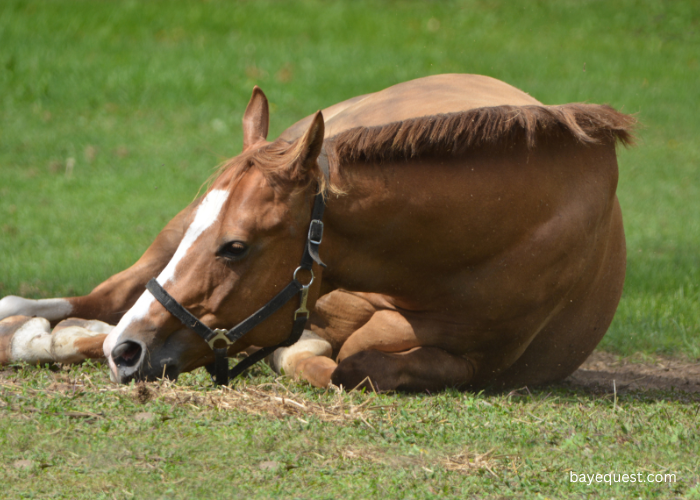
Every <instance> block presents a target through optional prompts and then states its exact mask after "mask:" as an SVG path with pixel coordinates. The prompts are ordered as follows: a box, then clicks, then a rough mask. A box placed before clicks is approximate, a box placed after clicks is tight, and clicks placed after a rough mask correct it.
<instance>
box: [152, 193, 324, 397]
mask: <svg viewBox="0 0 700 500" xmlns="http://www.w3.org/2000/svg"><path fill="white" fill-rule="evenodd" d="M325 207H326V204H325V201H324V199H323V193H318V194H317V195H316V196H315V197H314V207H313V210H312V212H311V222H310V223H309V232H308V233H307V236H306V246H305V247H304V255H303V256H302V257H301V263H300V264H299V267H297V268H296V270H295V271H294V274H293V275H292V281H290V282H289V284H288V285H287V286H286V287H284V288H283V289H282V291H281V292H279V293H278V294H277V295H275V296H274V297H273V298H272V299H271V300H270V301H269V302H268V303H267V304H265V305H264V306H263V307H261V308H260V309H258V310H257V311H256V312H255V313H253V314H252V315H251V316H249V317H248V318H247V319H245V320H243V321H241V322H240V323H238V324H237V325H236V326H234V327H233V328H231V329H230V330H224V329H220V328H217V329H215V330H212V329H211V328H209V327H208V326H207V325H205V324H204V323H202V322H201V321H199V319H197V318H196V317H195V316H194V315H193V314H192V313H190V312H189V311H188V310H187V309H185V308H184V307H183V306H182V304H180V303H179V302H178V301H177V300H175V299H174V298H172V297H171V296H170V294H169V293H168V292H166V291H165V290H164V289H163V287H162V286H161V285H160V283H158V281H156V279H155V278H153V279H151V281H149V282H148V284H146V289H147V290H148V291H149V292H151V293H152V294H153V296H154V297H155V298H156V299H157V300H158V302H160V303H161V304H162V305H163V307H165V308H166V309H167V310H168V312H169V313H170V314H172V315H173V316H175V317H176V318H177V319H179V320H180V321H181V322H182V324H183V325H185V326H186V327H187V328H189V329H190V330H193V331H194V332H195V333H196V334H197V335H199V336H200V337H201V338H202V339H204V341H205V342H206V343H207V344H209V347H211V349H212V350H213V351H214V356H215V360H214V364H213V366H212V365H208V366H207V367H206V368H207V370H208V371H209V373H210V374H212V376H213V378H214V383H215V384H216V385H228V383H229V379H233V378H235V377H237V376H238V375H240V374H241V373H242V372H243V371H244V370H245V369H246V368H248V367H250V366H252V365H254V364H255V363H257V362H258V361H260V360H261V359H263V358H264V357H266V356H267V355H269V354H272V353H273V352H274V351H275V350H276V349H278V348H280V347H288V346H290V345H292V344H294V343H295V342H296V341H297V340H299V337H301V334H302V333H303V332H304V327H305V326H306V322H307V320H308V319H309V310H308V309H307V308H306V301H307V299H308V297H309V287H310V286H311V284H312V283H313V282H314V273H313V271H312V269H311V267H312V266H313V263H314V262H316V263H318V264H319V265H320V266H323V267H326V265H325V264H324V263H323V262H322V261H321V258H320V257H319V255H318V248H319V246H320V245H321V240H322V239H323V222H322V220H323V211H324V209H325ZM302 269H303V270H306V271H309V272H310V273H311V281H309V282H308V283H307V284H306V285H303V284H302V283H301V282H300V281H299V280H297V273H298V272H299V271H300V270H302ZM298 294H301V295H300V298H299V308H298V309H297V310H296V311H295V312H294V321H293V323H292V331H291V333H290V334H289V336H288V337H287V339H286V340H284V341H282V342H280V343H279V344H277V345H275V346H270V347H264V348H262V349H260V350H259V351H256V352H255V353H253V354H251V355H250V356H248V357H247V358H245V359H243V360H242V361H240V362H239V363H238V364H237V365H236V366H234V367H233V368H231V370H229V368H228V359H227V351H228V347H229V346H230V345H231V344H233V343H234V342H236V341H237V340H239V339H240V338H242V337H243V336H244V335H245V334H247V333H248V332H250V331H251V330H252V329H253V328H255V327H256V326H258V325H259V324H260V323H262V322H263V321H265V320H266V319H267V318H269V317H270V316H272V314H273V313H275V311H277V310H278V309H280V308H281V307H282V306H284V305H285V304H286V303H287V302H289V301H290V300H292V299H293V298H294V297H295V296H297V295H298ZM222 344H223V345H222ZM217 345H218V346H219V347H217Z"/></svg>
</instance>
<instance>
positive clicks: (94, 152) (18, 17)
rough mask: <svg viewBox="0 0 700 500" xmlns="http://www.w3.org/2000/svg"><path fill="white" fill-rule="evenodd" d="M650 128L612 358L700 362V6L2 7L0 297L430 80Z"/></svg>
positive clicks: (74, 272)
mask: <svg viewBox="0 0 700 500" xmlns="http://www.w3.org/2000/svg"><path fill="white" fill-rule="evenodd" d="M448 72H462V73H479V74H485V75H489V76H492V77H495V78H498V79H501V80H504V81H506V82H508V83H510V84H512V85H514V86H516V87H519V88H521V89H523V90H525V91H526V92H528V93H530V94H532V95H533V96H534V97H536V98H537V99H539V100H540V101H542V102H544V103H547V104H558V103H565V102H573V101H586V102H592V103H609V104H611V105H612V106H614V107H616V108H618V109H621V110H623V111H625V112H628V113H635V114H636V116H637V118H638V119H639V121H640V124H641V127H640V129H639V133H638V136H639V141H638V145H637V146H636V147H635V148H632V149H629V150H626V149H620V150H619V163H620V172H621V175H620V185H619V196H620V200H621V203H622V208H623V213H624V217H625V227H626V233H627V242H628V257H629V258H628V275H627V281H626V285H625V291H624V296H623V299H622V302H621V304H620V307H619V310H618V313H617V316H616V318H615V320H614V323H613V325H612V327H611V329H610V332H609V333H608V335H607V336H606V338H605V339H604V340H603V342H602V344H601V347H602V348H603V349H606V350H610V351H614V352H617V353H620V354H631V353H634V352H639V351H641V352H646V353H665V354H673V355H684V356H690V357H693V358H698V357H700V340H699V339H698V333H699V331H700V292H699V287H698V286H699V282H700V280H699V278H700V266H699V265H698V264H699V260H700V259H699V258H698V255H699V250H698V248H699V244H700V218H699V214H700V192H699V191H700V167H699V163H700V147H699V146H698V137H700V118H699V113H698V103H699V102H700V85H699V83H700V82H699V81H700V78H699V76H700V3H698V2H695V1H676V2H663V1H652V0H649V1H643V0H635V1H632V0H628V1H618V2H607V1H580V0H576V1H574V0H571V1H532V0H528V1H524V0H522V1H521V0H515V1H489V2H486V1H475V0H468V1H467V0H465V1H442V2H423V1H420V2H418V1H405V2H398V1H396V2H389V1H384V2H363V1H334V2H322V1H303V2H272V1H255V2H222V1H208V2H206V1H202V2H184V1H151V2H143V3H142V2H136V1H120V2H87V1H53V2H20V1H12V0H3V1H2V2H0V296H4V295H8V294H15V295H22V296H27V297H35V298H36V297H49V296H63V295H75V294H83V293H86V292H88V291H89V290H90V289H91V288H92V287H93V286H95V285H96V284H98V283H99V282H101V281H102V280H104V279H106V278H107V277H108V276H110V275H111V274H114V273H115V272H117V271H119V270H121V269H124V268H125V267H127V266H129V265H130V264H131V263H133V262H134V261H135V260H136V259H137V258H138V256H139V255H140V254H141V253H142V252H143V250H145V248H146V247H147V246H148V244H149V243H150V242H151V241H152V240H153V238H154V236H155V235H156V234H157V233H158V231H159V230H160V229H161V228H162V227H163V226H164V225H165V223H166V222H167V221H168V220H169V219H170V218H171V217H172V216H174V215H175V214H176V213H177V212H178V211H179V210H180V209H181V208H183V207H184V206H185V205H186V204H187V203H188V202H189V201H191V200H192V199H193V197H194V196H195V194H196V193H197V191H198V189H199V187H200V185H201V184H202V183H203V182H204V181H205V180H206V179H207V178H208V176H209V175H210V174H211V172H212V168H213V167H215V166H216V165H217V164H219V163H220V162H221V161H222V160H224V159H225V158H227V157H230V156H233V155H235V154H237V153H238V152H239V151H240V148H241V141H242V139H241V130H240V118H241V115H242V113H243V110H244V109H245V105H246V104H247V102H248V99H249V96H250V92H251V90H252V87H253V85H255V84H257V85H259V86H260V87H262V88H263V90H264V91H265V92H266V93H267V96H268V98H269V99H270V101H271V134H270V136H271V137H274V136H276V135H277V134H279V133H280V132H281V131H282V130H284V129H285V128H286V127H287V126H289V125H290V124H292V123H293V122H294V121H296V120H298V119H299V118H302V117H303V116H306V115H308V114H310V113H312V112H313V111H315V110H317V109H319V108H323V107H325V106H328V105H331V104H333V103H336V102H338V101H341V100H344V99H346V98H349V97H352V96H355V95H359V94H363V93H367V92H373V91H377V90H380V89H383V88H385V87H388V86H390V85H392V84H395V83H398V82H401V81H405V80H409V79H412V78H417V77H422V76H426V75H430V74H438V73H448Z"/></svg>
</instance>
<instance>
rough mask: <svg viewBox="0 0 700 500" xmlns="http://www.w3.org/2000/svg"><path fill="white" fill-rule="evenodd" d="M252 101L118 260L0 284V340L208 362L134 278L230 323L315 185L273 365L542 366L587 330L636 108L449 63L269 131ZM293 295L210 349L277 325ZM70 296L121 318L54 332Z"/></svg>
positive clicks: (538, 376)
mask: <svg viewBox="0 0 700 500" xmlns="http://www.w3.org/2000/svg"><path fill="white" fill-rule="evenodd" d="M268 120H269V117H268V103H267V99H266V98H265V96H264V94H263V93H262V91H260V90H259V89H258V88H257V87H256V89H255V90H254V91H253V96H252V98H251V101H250V103H249V104H248V107H247V109H246V112H245V115H244V118H243V130H244V144H243V151H242V153H241V154H239V155H238V156H236V157H235V158H233V159H231V160H229V161H228V162H227V163H226V164H225V165H224V166H223V168H222V169H221V170H220V173H219V175H218V177H217V178H216V179H215V180H214V181H213V183H212V184H211V186H210V187H209V189H208V190H207V192H206V193H205V194H204V195H203V196H202V197H201V198H199V199H197V200H195V201H194V202H193V203H192V204H191V205H190V206H189V207H187V208H186V209H185V210H183V211H182V212H181V213H180V214H178V215H177V216H176V217H175V218H174V219H173V220H172V221H171V222H170V223H169V224H168V225H167V226H166V228H165V229H164V230H163V231H162V232H161V233H160V234H159V235H158V237H157V238H156V240H155V241H154V243H153V244H152V245H151V247H150V248H149V249H148V250H147V251H146V253H145V254H144V255H143V256H142V257H141V259H140V260H139V261H138V262H137V263H136V264H135V265H134V266H132V267H131V268H129V269H127V270H126V271H123V272H122V273H119V274H117V275H115V276H113V277H112V278H110V279H109V280H107V281H106V282H105V283H103V284H101V285H100V286H98V287H97V288H96V289H95V290H93V292H91V293H90V294H89V295H87V296H85V297H74V298H66V299H46V300H44V301H29V300H27V299H21V298H19V297H6V298H5V299H3V300H2V301H0V318H2V317H6V316H12V317H10V318H8V319H6V320H5V321H3V322H0V362H7V361H10V360H14V359H20V358H22V356H24V358H27V359H30V360H33V361H42V360H49V359H53V360H55V361H63V360H64V359H68V358H70V359H71V360H75V359H77V358H80V357H81V356H82V357H89V356H93V355H99V354H101V353H100V352H99V348H98V346H99V344H100V343H101V342H102V341H104V355H105V356H106V357H107V360H108V361H109V364H110V368H111V371H112V375H113V377H114V378H115V379H116V380H118V381H120V382H126V381H129V380H132V379H152V378H156V377H160V376H162V375H166V376H169V377H171V378H175V377H177V375H178V374H179V373H182V372H185V371H189V370H192V369H194V368H197V367H199V366H203V365H207V364H210V363H212V361H213V359H214V355H213V352H212V349H211V348H210V347H209V345H208V344H207V343H206V342H205V341H204V340H202V339H201V338H200V337H199V336H197V335H196V334H195V333H194V332H193V331H192V330H190V329H188V328H186V327H185V326H183V324H182V323H181V322H180V320H178V319H177V318H176V317H175V316H173V315H172V314H171V313H170V312H168V310H166V309H165V308H164V307H163V306H162V305H161V303H160V302H158V301H157V300H155V298H154V296H153V295H152V294H151V292H149V291H144V285H145V283H146V282H147V281H148V280H149V279H150V278H152V277H154V276H158V278H157V281H158V283H160V285H161V286H162V288H163V289H164V290H166V291H167V293H168V294H170V295H171V296H172V297H173V298H174V299H176V300H177V301H178V302H179V303H180V304H182V306H184V307H185V308H186V309H188V310H189V311H190V312H191V313H192V314H194V315H195V316H196V317H198V318H199V319H200V320H201V322H202V323H204V324H206V325H208V326H209V327H211V328H230V327H231V326H232V325H235V324H238V323H240V322H241V321H243V320H245V319H246V318H247V317H249V316H250V315H251V314H253V313H254V312H255V311H257V310H258V309H260V308H261V307H262V306H263V305H264V304H265V303H267V302H268V301H269V300H270V299H271V298H272V297H273V296H275V294H277V293H278V292H279V291H280V290H282V289H283V288H284V287H285V285H287V283H289V282H290V280H291V279H292V275H293V273H294V271H295V268H296V267H297V266H298V263H299V261H300V259H301V257H302V254H303V252H304V248H305V244H306V239H307V229H308V227H309V223H310V220H311V211H312V205H313V204H314V198H315V195H316V194H317V193H319V192H321V193H323V194H324V197H325V215H324V217H323V223H324V226H325V232H324V234H323V240H322V243H321V246H320V256H321V258H322V260H323V261H324V262H325V264H326V265H327V267H326V268H321V267H320V266H318V265H317V264H314V266H313V272H314V274H315V279H314V280H313V283H312V284H311V286H310V291H309V297H308V304H307V305H308V308H309V309H310V310H311V314H310V317H309V320H308V322H307V324H306V328H307V330H305V332H304V335H303V336H302V338H301V340H300V341H298V342H297V343H296V344H294V345H293V346H292V347H288V348H284V349H279V350H277V351H276V352H275V354H274V356H271V359H270V361H271V362H272V363H273V366H275V368H276V369H277V370H280V371H284V372H285V373H287V374H289V375H291V376H294V377H300V378H302V379H306V380H308V381H309V382H311V383H312V384H314V385H316V386H319V387H325V386H327V385H328V384H329V383H331V382H332V383H334V384H336V385H343V386H344V387H346V388H354V387H357V386H365V385H371V386H372V387H374V388H376V389H379V390H406V391H424V390H430V391H434V390H440V389H443V388H445V387H458V388H464V389H475V388H482V387H487V386H491V387H505V386H513V385H525V384H540V383H546V382H550V381H554V380H558V379H561V378H564V377H566V376H567V375H569V374H570V373H572V372H573V371H574V370H575V369H576V368H577V367H578V366H579V365H580V364H581V363H582V362H583V361H584V360H585V359H586V358H587V357H588V355H589V354H590V353H591V352H592V351H593V349H594V348H595V346H596V345H597V344H598V342H599V341H600V339H601V338H602V337H603V335H604V334H605V332H606V330H607V328H608V326H609V325H610V322H611V321H612V318H613V315H614V313H615V310H616V308H617V304H618V302H619V299H620V295H621V293H622V286H623V281H624V275H625V262H626V256H625V238H624V232H623V226H622V215H621V211H620V206H619V203H618V200H617V196H616V188H617V180H618V167H617V159H616V154H615V145H616V142H618V141H621V142H623V143H625V144H627V143H630V142H631V129H632V127H633V124H634V120H633V118H631V117H629V116H626V115H623V114H621V113H619V112H617V111H615V110H614V109H612V108H610V107H608V106H602V105H592V104H565V105H560V106H545V105H543V104H541V103H540V102H538V101H537V100H535V99H534V98H532V97H530V96H529V95H528V94H526V93H524V92H522V91H520V90H518V89H516V88H514V87H512V86H510V85H507V84H505V83H503V82H500V81H498V80H495V79H492V78H488V77H484V76H477V75H457V74H453V75H438V76H431V77H427V78H421V79H418V80H413V81H410V82H406V83H402V84H399V85H395V86H393V87H390V88H388V89H386V90H383V91H380V92H377V93H374V94H368V95H364V96H359V97H356V98H353V99H350V100H347V101H344V102H342V103H340V104H337V105H335V106H331V107H330V108H327V109H325V110H323V112H320V111H319V112H317V113H316V114H314V115H312V116H310V117H307V118H305V119H304V120H301V121H300V122H298V123H297V124H295V125H293V126H292V127H290V128H289V129H287V130H286V131H285V132H284V133H283V134H282V135H281V136H280V137H279V138H278V139H277V140H275V141H274V142H267V140H266V137H267V131H268ZM309 280H310V277H309V276H307V277H306V278H305V281H309ZM297 307H298V301H291V302H289V303H287V304H286V305H284V306H282V307H280V308H279V309H278V310H277V311H276V312H274V314H272V315H271V316H270V317H269V318H268V319H267V320H266V321H264V322H262V323H260V324H259V325H257V326H256V327H255V328H253V329H252V330H251V331H250V332H249V333H248V334H247V335H246V336H244V337H242V338H240V339H239V340H237V341H236V342H235V343H233V344H232V345H230V346H229V348H228V354H229V355H233V354H235V353H238V352H241V351H243V350H245V349H247V348H250V347H251V346H262V347H264V346H273V345H276V344H278V343H279V342H281V341H283V340H284V339H285V338H286V337H287V335H289V330H290V326H291V323H292V317H293V316H294V312H295V309H296V308H297ZM127 309H128V311H127V312H126V314H123V316H122V312H123V311H126V310H127ZM18 315H22V316H18ZM30 316H42V317H43V318H46V320H43V319H38V318H34V319H32V318H31V317H30ZM68 317H80V318H86V319H95V320H102V321H104V322H108V323H114V322H117V321H118V324H117V326H116V327H115V328H114V329H110V328H109V327H107V326H106V325H104V324H103V323H99V322H95V321H93V322H91V323H89V324H87V323H85V324H81V325H78V324H77V323H75V320H71V321H73V323H69V324H65V323H64V324H63V326H62V327H61V325H60V324H59V327H61V328H59V327H57V328H56V330H59V333H60V331H64V332H66V331H70V332H73V333H70V334H64V335H63V337H62V338H63V340H62V341H61V342H59V341H58V340H56V339H52V337H53V335H51V334H50V330H49V321H50V322H52V323H56V322H57V321H59V320H61V319H64V318H68ZM47 320H48V321H47ZM32 322H34V326H33V327H30V326H28V325H31V324H32ZM37 322H39V323H40V324H39V323H37ZM42 322H43V323H42ZM76 325H77V326H76ZM71 326H72V327H73V328H74V330H75V328H78V327H80V328H82V333H79V332H78V333H76V332H77V330H75V331H74V330H70V327H71ZM80 328H78V329H80ZM110 330H111V333H109V334H107V333H106V332H107V331H110ZM22 332H24V333H22ZM54 335H55V334H54ZM71 335H72V336H71ZM32 342H34V343H36V344H37V345H38V344H41V345H42V346H44V347H42V349H44V351H45V352H47V354H46V355H45V356H44V358H45V359H40V358H41V356H38V355H36V354H32V352H35V351H36V350H35V351H32V349H31V344H32ZM42 343H43V344H42ZM54 344H60V345H59V346H58V347H56V346H54ZM78 344H80V345H78ZM60 346H63V347H64V351H66V353H67V352H68V351H70V349H72V351H71V352H70V353H68V354H66V353H64V354H63V358H62V357H61V356H59V355H58V354H55V353H58V352H59V351H60V349H59V347H60ZM66 346H68V347H66ZM32 356H34V357H32ZM71 356H72V358H71Z"/></svg>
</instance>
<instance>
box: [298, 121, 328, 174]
mask: <svg viewBox="0 0 700 500" xmlns="http://www.w3.org/2000/svg"><path fill="white" fill-rule="evenodd" d="M324 133H325V126H324V124H323V115H322V114H321V112H320V111H316V114H315V115H314V117H313V119H312V120H311V125H310V126H309V128H308V129H307V130H306V133H305V134H304V136H303V137H302V138H301V139H299V142H298V143H297V148H296V155H295V156H296V158H297V168H300V169H301V170H302V172H300V173H301V174H302V175H301V176H302V177H305V176H306V175H307V174H308V173H309V172H310V171H311V170H312V169H313V168H314V165H316V159H317V158H318V155H319V154H321V149H322V148H323V137H324Z"/></svg>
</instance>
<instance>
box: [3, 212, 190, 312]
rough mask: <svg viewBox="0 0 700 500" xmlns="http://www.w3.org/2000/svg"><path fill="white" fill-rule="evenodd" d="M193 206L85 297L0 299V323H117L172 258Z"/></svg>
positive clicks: (11, 296) (176, 217) (12, 297)
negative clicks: (21, 319)
mask: <svg viewBox="0 0 700 500" xmlns="http://www.w3.org/2000/svg"><path fill="white" fill-rule="evenodd" d="M196 203H197V202H194V203H193V204H191V205H190V206H188V207H187V208H186V209H185V210H183V211H182V212H180V213H179V214H177V215H176V216H175V218H173V219H172V220H171V221H170V222H169V223H168V224H167V225H166V226H165V228H164V229H163V230H162V231H161V232H160V234H158V236H157V237H156V239H155V240H154V241H153V243H152V244H151V246H150V247H148V249H147V250H146V252H145V253H144V254H143V255H142V256H141V258H140V259H139V260H138V261H137V262H136V263H135V264H134V265H133V266H131V267H130V268H128V269H126V270H125V271H122V272H120V273H118V274H115V275H114V276H112V277H111V278H109V279H108V280H107V281H105V282H103V283H102V284H100V285H98V286H97V287H96V288H95V289H94V290H93V291H92V292H90V293H89V294H88V295H84V296H82V297H68V298H55V299H40V300H31V299H24V298H22V297H16V296H13V295H10V296H8V297H5V298H3V299H0V320H2V319H4V318H8V317H10V316H38V317H41V318H46V319H48V320H49V321H50V322H51V323H52V324H55V323H56V322H58V321H60V320H62V319H66V318H69V317H73V318H85V319H97V320H101V321H105V322H107V323H112V324H116V323H118V322H119V319H120V318H121V317H122V316H123V315H124V313H125V312H126V311H128V310H129V308H131V306H132V305H134V303H135V302H136V299H138V298H139V296H140V295H141V294H142V293H143V291H144V289H145V286H146V283H147V282H148V280H150V279H151V278H153V277H155V276H157V275H158V274H159V273H160V272H161V271H162V270H163V268H164V267H165V266H166V265H167V263H168V262H169V261H170V259H171V258H172V256H173V254H174V253H175V250H177V247H178V245H179V244H180V241H181V240H182V236H183V234H184V231H185V229H186V221H187V219H188V217H189V214H190V211H191V210H192V207H193V206H194V205H195V204H196Z"/></svg>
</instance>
